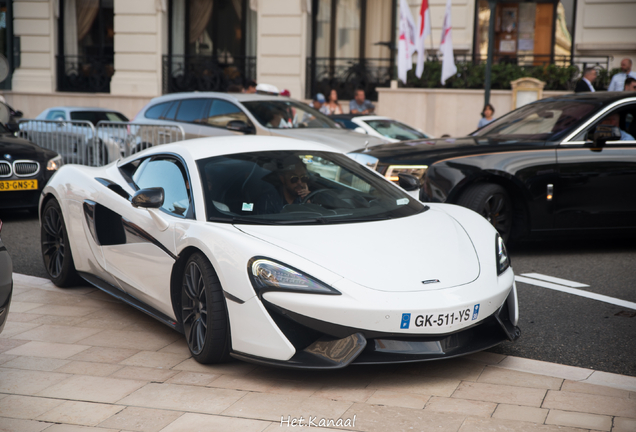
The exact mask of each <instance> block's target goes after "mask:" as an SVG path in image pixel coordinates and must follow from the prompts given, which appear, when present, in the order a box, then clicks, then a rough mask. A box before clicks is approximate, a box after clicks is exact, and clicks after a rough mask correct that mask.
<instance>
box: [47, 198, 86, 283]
mask: <svg viewBox="0 0 636 432" xmlns="http://www.w3.org/2000/svg"><path fill="white" fill-rule="evenodd" d="M40 243H41V245H42V259H43V260H44V267H45V268H46V271H47V273H48V274H49V278H50V279H51V281H52V282H53V283H54V284H55V285H57V286H59V287H69V286H73V285H75V284H76V283H78V282H79V280H80V278H79V275H78V274H77V271H76V270H75V263H74V262H73V255H72V253H71V248H70V245H69V241H68V233H67V231H66V225H65V224H64V217H63V216H62V210H61V209H60V205H59V204H58V202H57V201H56V200H55V199H51V200H49V201H48V202H47V203H46V205H45V206H44V210H43V211H42V225H41V228H40Z"/></svg>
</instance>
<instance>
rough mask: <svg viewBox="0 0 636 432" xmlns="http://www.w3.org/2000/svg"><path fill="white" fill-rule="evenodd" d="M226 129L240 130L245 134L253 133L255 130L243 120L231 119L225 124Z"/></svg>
mask: <svg viewBox="0 0 636 432" xmlns="http://www.w3.org/2000/svg"><path fill="white" fill-rule="evenodd" d="M225 128H226V129H227V130H231V131H233V132H241V133H244V134H246V135H249V134H253V133H254V132H255V130H254V128H253V127H252V126H250V125H248V124H247V123H245V122H244V121H243V120H232V121H231V122H229V123H228V124H227V126H225Z"/></svg>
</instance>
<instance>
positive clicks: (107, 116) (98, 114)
mask: <svg viewBox="0 0 636 432" xmlns="http://www.w3.org/2000/svg"><path fill="white" fill-rule="evenodd" d="M71 120H86V121H89V122H91V123H93V125H95V126H97V123H98V122H100V121H110V122H127V121H128V119H127V118H126V116H124V115H123V114H121V113H118V112H116V111H71Z"/></svg>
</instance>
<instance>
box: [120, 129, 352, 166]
mask: <svg viewBox="0 0 636 432" xmlns="http://www.w3.org/2000/svg"><path fill="white" fill-rule="evenodd" d="M277 150H301V151H325V152H331V153H341V152H339V151H338V150H335V149H334V148H333V147H330V146H327V145H324V144H320V143H317V142H314V141H306V140H299V139H294V138H285V137H279V136H263V135H250V136H235V135H233V136H217V137H206V138H196V139H190V140H185V141H180V142H176V143H172V144H163V145H159V146H154V147H151V148H150V149H148V150H145V151H144V152H143V154H145V155H151V154H159V153H176V154H179V155H183V154H186V153H187V154H189V155H190V156H191V157H192V158H193V159H195V160H199V159H205V158H209V157H214V156H223V155H229V154H237V153H251V152H258V151H277ZM343 154H344V153H343ZM138 156H139V154H135V155H132V156H130V157H128V158H125V159H123V160H122V162H121V163H122V164H124V163H127V162H128V161H129V160H134V159H137V158H138Z"/></svg>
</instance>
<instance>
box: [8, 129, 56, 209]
mask: <svg viewBox="0 0 636 432" xmlns="http://www.w3.org/2000/svg"><path fill="white" fill-rule="evenodd" d="M60 166H62V157H61V156H60V155H59V154H57V153H56V152H54V151H51V150H47V149H43V148H42V147H39V146H37V145H36V144H33V143H32V142H30V141H27V140H25V139H22V138H17V137H15V136H14V135H13V133H12V132H11V131H9V130H8V129H7V128H6V127H5V126H3V125H2V124H1V123H0V210H2V209H29V210H33V211H36V210H37V208H38V200H39V197H40V192H41V191H42V189H43V188H44V186H45V185H46V183H47V182H48V181H49V179H50V178H51V176H52V175H53V174H54V173H55V171H57V170H58V169H59V168H60Z"/></svg>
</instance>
